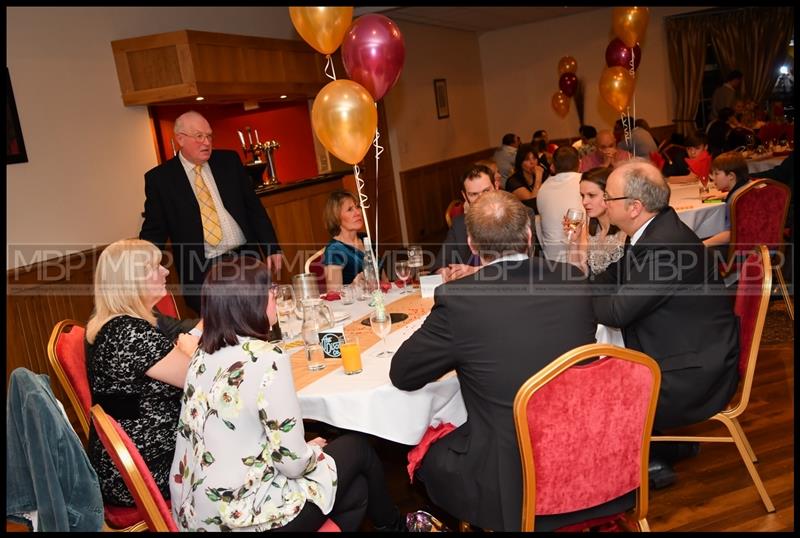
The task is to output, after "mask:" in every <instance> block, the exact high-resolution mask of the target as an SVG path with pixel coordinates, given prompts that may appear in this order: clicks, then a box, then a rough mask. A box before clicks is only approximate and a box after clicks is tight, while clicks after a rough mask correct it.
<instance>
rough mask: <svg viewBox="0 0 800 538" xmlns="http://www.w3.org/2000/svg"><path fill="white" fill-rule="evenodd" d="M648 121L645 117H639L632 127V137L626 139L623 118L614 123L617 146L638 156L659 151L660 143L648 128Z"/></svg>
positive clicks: (646, 155)
mask: <svg viewBox="0 0 800 538" xmlns="http://www.w3.org/2000/svg"><path fill="white" fill-rule="evenodd" d="M648 127H649V125H648V123H647V122H646V121H645V120H643V119H641V118H640V119H637V120H636V121H635V122H634V127H633V129H631V133H630V138H628V139H627V140H626V139H625V128H624V127H623V125H622V120H617V121H616V122H615V123H614V139H615V140H616V141H617V148H619V149H622V150H625V151H627V152H628V153H630V154H631V155H634V156H636V157H644V158H648V157H649V156H650V153H652V152H653V151H658V144H657V143H656V141H655V139H654V138H653V135H651V134H650V131H649V130H648Z"/></svg>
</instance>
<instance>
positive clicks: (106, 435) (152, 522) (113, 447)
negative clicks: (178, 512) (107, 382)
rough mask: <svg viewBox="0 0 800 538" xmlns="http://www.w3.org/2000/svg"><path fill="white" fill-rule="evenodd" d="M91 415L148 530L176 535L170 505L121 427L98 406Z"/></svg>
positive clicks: (96, 429)
mask: <svg viewBox="0 0 800 538" xmlns="http://www.w3.org/2000/svg"><path fill="white" fill-rule="evenodd" d="M91 413H92V422H94V429H95V431H96V432H97V436H98V437H99V438H100V442H101V443H103V446H104V447H105V448H106V451H107V452H108V454H109V456H111V460H112V461H113V462H114V465H116V467H117V470H119V472H120V474H121V475H122V479H123V480H124V481H125V485H126V486H128V490H129V491H130V492H131V495H133V500H134V501H135V502H136V507H137V508H138V509H139V512H140V513H141V514H142V516H144V521H145V523H146V524H147V529H148V530H149V531H156V532H164V531H173V532H177V530H178V527H177V526H176V525H175V521H173V520H172V513H171V511H170V507H169V504H167V502H166V501H165V500H164V497H163V496H162V495H161V492H160V491H159V489H158V486H156V482H155V480H154V479H153V475H152V473H151V472H150V469H148V468H147V464H146V463H145V462H144V459H143V458H142V455H141V454H140V453H139V449H138V448H136V445H135V444H134V443H133V441H131V438H130V437H128V434H127V433H125V430H123V429H122V426H120V425H119V423H118V422H117V421H116V420H114V419H113V418H112V417H110V416H109V415H107V414H106V412H105V411H103V408H102V407H100V405H99V404H97V405H94V406H92V410H91Z"/></svg>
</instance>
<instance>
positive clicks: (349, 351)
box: [339, 336, 361, 375]
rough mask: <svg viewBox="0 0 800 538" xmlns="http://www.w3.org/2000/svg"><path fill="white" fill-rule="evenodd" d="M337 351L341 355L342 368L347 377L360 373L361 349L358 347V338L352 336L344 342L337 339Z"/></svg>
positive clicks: (342, 339)
mask: <svg viewBox="0 0 800 538" xmlns="http://www.w3.org/2000/svg"><path fill="white" fill-rule="evenodd" d="M339 351H340V352H341V353H342V367H343V368H344V373H345V374H347V375H353V374H359V373H361V348H360V347H359V346H358V337H357V336H353V337H350V338H348V339H346V340H345V337H344V336H342V337H341V338H340V339H339Z"/></svg>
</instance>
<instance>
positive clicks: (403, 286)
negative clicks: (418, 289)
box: [394, 278, 406, 288]
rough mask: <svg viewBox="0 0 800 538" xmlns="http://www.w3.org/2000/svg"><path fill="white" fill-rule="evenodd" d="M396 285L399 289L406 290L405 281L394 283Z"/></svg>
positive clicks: (398, 280)
mask: <svg viewBox="0 0 800 538" xmlns="http://www.w3.org/2000/svg"><path fill="white" fill-rule="evenodd" d="M394 285H395V286H397V287H398V288H405V287H406V283H405V281H403V280H400V279H399V278H398V279H397V280H395V281H394Z"/></svg>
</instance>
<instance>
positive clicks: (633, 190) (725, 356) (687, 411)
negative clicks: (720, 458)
mask: <svg viewBox="0 0 800 538" xmlns="http://www.w3.org/2000/svg"><path fill="white" fill-rule="evenodd" d="M669 195H670V189H669V185H668V184H667V183H666V181H665V180H664V178H663V176H662V175H661V172H659V170H658V168H656V167H655V166H653V165H652V164H650V163H648V162H644V161H638V160H637V161H634V162H631V163H627V164H624V165H622V166H619V167H618V168H616V169H614V171H613V172H612V173H611V175H610V176H609V178H608V183H607V184H606V193H605V196H604V199H605V200H606V204H607V212H608V216H609V220H610V221H611V223H612V224H614V225H616V226H618V227H619V228H620V229H621V230H622V231H624V232H625V233H626V234H627V235H628V237H629V238H630V241H629V242H628V244H627V245H626V249H625V254H623V256H622V258H620V259H619V260H618V261H617V262H615V263H612V264H611V265H609V266H608V268H607V269H606V271H604V272H602V273H599V274H597V275H595V276H594V290H593V293H594V298H593V306H594V312H595V315H596V317H597V321H598V323H602V324H603V325H607V326H610V327H618V328H620V329H622V335H623V338H624V339H625V346H626V347H628V348H630V349H635V350H637V351H642V352H643V353H646V354H648V355H650V356H651V357H653V358H654V359H655V360H656V362H658V364H659V366H660V367H661V373H662V378H661V390H660V393H659V398H658V405H657V407H656V416H655V422H654V426H653V427H654V433H656V431H655V430H661V429H665V428H675V427H680V426H688V425H690V424H694V423H697V422H700V421H703V420H705V419H707V418H709V417H711V416H713V415H714V414H716V413H717V412H719V411H721V410H722V409H724V408H725V406H726V405H727V404H728V402H729V401H730V398H731V397H732V395H733V394H734V392H735V391H736V388H737V385H738V381H739V372H738V368H737V366H738V360H739V330H738V329H739V327H738V323H737V319H736V316H735V315H734V313H733V307H732V302H731V300H730V297H728V296H727V295H726V294H724V293H721V290H722V284H721V283H720V282H719V280H718V276H717V273H716V270H715V267H714V264H713V263H711V260H709V258H708V257H707V253H706V249H705V247H704V245H703V243H702V241H700V239H699V238H698V237H697V235H696V234H695V233H694V232H693V231H692V230H691V229H690V228H689V227H688V226H686V224H684V223H683V222H682V221H681V220H680V218H679V217H678V215H677V213H676V212H675V210H674V209H673V208H671V207H670V206H669V205H668V202H669ZM696 450H697V444H696V443H694V444H688V443H666V442H654V443H653V444H652V445H651V451H650V479H651V482H653V483H654V487H656V488H658V487H664V486H666V485H669V484H671V483H672V482H674V481H675V476H674V472H673V471H672V468H671V466H670V464H671V463H672V462H674V461H676V460H677V459H680V457H681V456H685V455H688V454H692V453H694V452H696Z"/></svg>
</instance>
